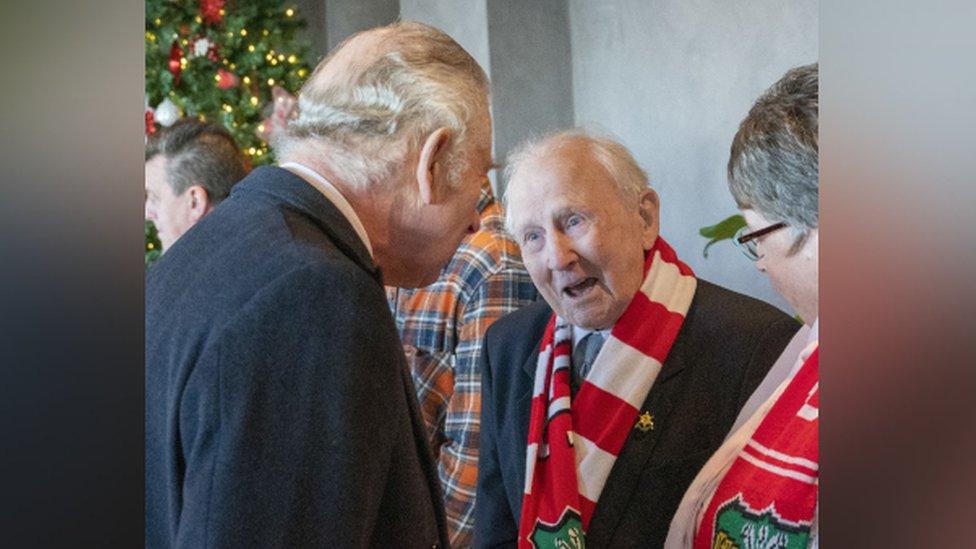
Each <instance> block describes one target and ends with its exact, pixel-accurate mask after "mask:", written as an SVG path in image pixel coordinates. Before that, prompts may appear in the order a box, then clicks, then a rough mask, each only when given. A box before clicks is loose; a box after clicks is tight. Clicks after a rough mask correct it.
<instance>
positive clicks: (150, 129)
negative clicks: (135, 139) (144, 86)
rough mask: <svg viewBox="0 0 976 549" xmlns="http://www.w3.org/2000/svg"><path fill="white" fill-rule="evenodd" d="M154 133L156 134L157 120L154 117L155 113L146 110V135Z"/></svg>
mask: <svg viewBox="0 0 976 549" xmlns="http://www.w3.org/2000/svg"><path fill="white" fill-rule="evenodd" d="M154 133H156V119H155V117H153V112H152V111H151V110H149V109H146V135H152V134H154Z"/></svg>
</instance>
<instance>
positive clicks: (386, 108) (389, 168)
mask: <svg viewBox="0 0 976 549" xmlns="http://www.w3.org/2000/svg"><path fill="white" fill-rule="evenodd" d="M487 112H488V78H487V76H486V75H485V73H484V71H483V70H482V69H481V67H480V66H479V65H478V63H477V62H476V61H475V60H474V58H472V57H471V55H470V54H468V52H466V51H465V50H464V48H462V47H461V46H460V45H459V44H458V43H457V42H455V41H454V40H453V39H451V37H449V36H448V35H447V34H445V33H443V32H442V31H440V30H437V29H435V28H433V27H430V26H427V25H424V24H421V23H415V22H399V23H394V24H392V25H389V26H387V27H382V28H378V29H372V30H369V31H365V32H362V33H359V34H356V35H354V36H352V37H350V38H349V39H347V40H345V41H344V42H343V43H342V44H341V45H340V46H339V47H338V48H336V49H335V50H333V52H332V53H331V54H330V55H329V56H328V57H327V58H326V59H325V60H323V61H322V62H321V63H320V64H319V66H318V67H317V68H316V69H315V72H314V73H313V74H312V76H311V77H310V78H309V80H308V82H306V84H305V86H304V87H303V88H302V90H301V92H300V95H299V114H298V118H297V119H296V120H294V121H292V122H291V123H290V124H289V126H288V130H287V132H284V133H283V135H281V136H280V137H279V138H278V139H277V141H276V143H274V145H275V148H276V150H277V152H278V156H279V158H282V159H283V160H287V159H289V158H290V157H293V155H294V153H296V152H299V151H302V150H304V151H305V152H306V155H307V154H308V151H309V150H311V151H313V152H312V154H314V151H315V150H316V147H317V146H321V145H322V144H325V145H327V146H328V147H329V153H330V157H331V158H332V161H333V162H334V163H335V164H336V166H335V168H337V171H340V172H341V173H339V174H338V175H339V176H340V177H341V178H342V179H343V180H344V182H345V183H348V184H350V185H355V186H360V187H362V186H366V185H369V184H370V183H374V182H376V181H381V180H384V179H387V178H389V177H390V176H391V175H392V174H393V173H394V171H395V170H396V168H397V167H399V166H403V165H404V159H405V158H406V156H407V155H408V154H410V153H411V152H412V151H414V150H415V149H416V148H417V147H419V145H420V143H422V141H423V139H424V138H426V137H427V135H428V134H429V133H430V132H432V131H434V130H436V129H438V128H442V127H443V128H450V129H451V130H452V131H453V132H454V143H453V145H454V146H453V147H452V150H453V153H454V154H453V155H452V157H451V158H450V160H449V162H448V166H447V167H448V169H449V170H450V172H451V174H452V177H451V178H450V179H451V180H452V181H455V180H456V179H457V177H455V176H456V175H457V172H458V171H459V170H460V169H462V167H463V164H464V159H463V158H462V157H463V151H464V147H463V143H464V142H465V140H466V138H468V137H469V136H470V135H471V134H472V133H475V132H482V131H488V128H481V127H477V126H475V125H474V124H473V123H472V122H473V121H475V120H477V119H478V117H479V115H480V114H481V113H487Z"/></svg>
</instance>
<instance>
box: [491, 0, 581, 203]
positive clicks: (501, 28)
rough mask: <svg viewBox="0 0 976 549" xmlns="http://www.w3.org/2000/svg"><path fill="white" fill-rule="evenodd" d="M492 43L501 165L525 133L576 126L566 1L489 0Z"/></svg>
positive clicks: (500, 184)
mask: <svg viewBox="0 0 976 549" xmlns="http://www.w3.org/2000/svg"><path fill="white" fill-rule="evenodd" d="M488 42H489V47H490V52H491V80H492V110H493V113H492V114H493V118H494V123H495V157H496V158H497V159H498V162H499V163H500V164H501V163H502V162H503V161H504V160H505V157H506V156H507V155H508V153H509V151H511V150H512V149H513V148H514V147H515V146H516V145H518V144H519V143H520V142H522V141H523V140H525V139H526V138H528V137H531V136H533V135H539V134H543V133H546V132H549V131H552V130H557V129H563V128H568V127H572V126H573V70H572V61H571V55H572V48H571V45H570V36H569V9H568V6H567V3H566V0H534V1H532V2H526V1H524V0H491V1H489V2H488ZM505 183H506V182H505V181H503V180H502V178H501V177H499V178H497V180H496V190H498V191H503V190H504V186H505ZM499 187H500V188H499ZM500 194H501V192H499V195H500Z"/></svg>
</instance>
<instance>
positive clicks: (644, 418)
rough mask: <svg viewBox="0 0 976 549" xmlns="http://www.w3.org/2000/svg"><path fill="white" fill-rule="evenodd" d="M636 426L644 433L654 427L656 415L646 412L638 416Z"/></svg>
mask: <svg viewBox="0 0 976 549" xmlns="http://www.w3.org/2000/svg"><path fill="white" fill-rule="evenodd" d="M634 428H635V429H638V430H640V432H642V433H646V432H648V431H650V430H652V429H654V416H652V415H651V413H650V412H644V413H643V414H641V415H640V417H638V418H637V423H636V424H635V425H634Z"/></svg>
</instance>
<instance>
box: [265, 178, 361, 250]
mask: <svg viewBox="0 0 976 549" xmlns="http://www.w3.org/2000/svg"><path fill="white" fill-rule="evenodd" d="M278 167H279V168H284V169H286V170H288V171H290V172H292V173H294V174H295V175H297V176H299V177H301V178H302V179H304V180H305V181H308V183H309V184H310V185H312V186H313V187H315V188H316V189H317V190H318V191H319V192H320V193H322V194H323V195H325V198H327V199H328V200H329V202H332V204H333V205H335V207H336V208H338V209H339V211H340V212H341V213H342V215H343V216H344V217H345V218H346V220H347V221H349V224H350V225H352V228H353V230H354V231H356V234H357V235H359V239H360V240H362V241H363V244H364V245H366V250H368V251H369V256H370V257H373V246H372V244H371V243H370V241H369V235H367V234H366V228H365V227H363V223H362V221H360V220H359V216H358V215H356V210H353V209H352V205H350V204H349V201H348V200H346V198H345V197H344V196H342V193H341V192H339V189H337V188H335V185H333V184H332V183H329V182H328V181H327V180H326V179H325V178H324V177H322V176H321V175H320V174H319V173H318V172H316V171H315V170H313V169H312V168H309V167H308V166H306V165H304V164H300V163H298V162H285V163H283V164H279V165H278Z"/></svg>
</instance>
